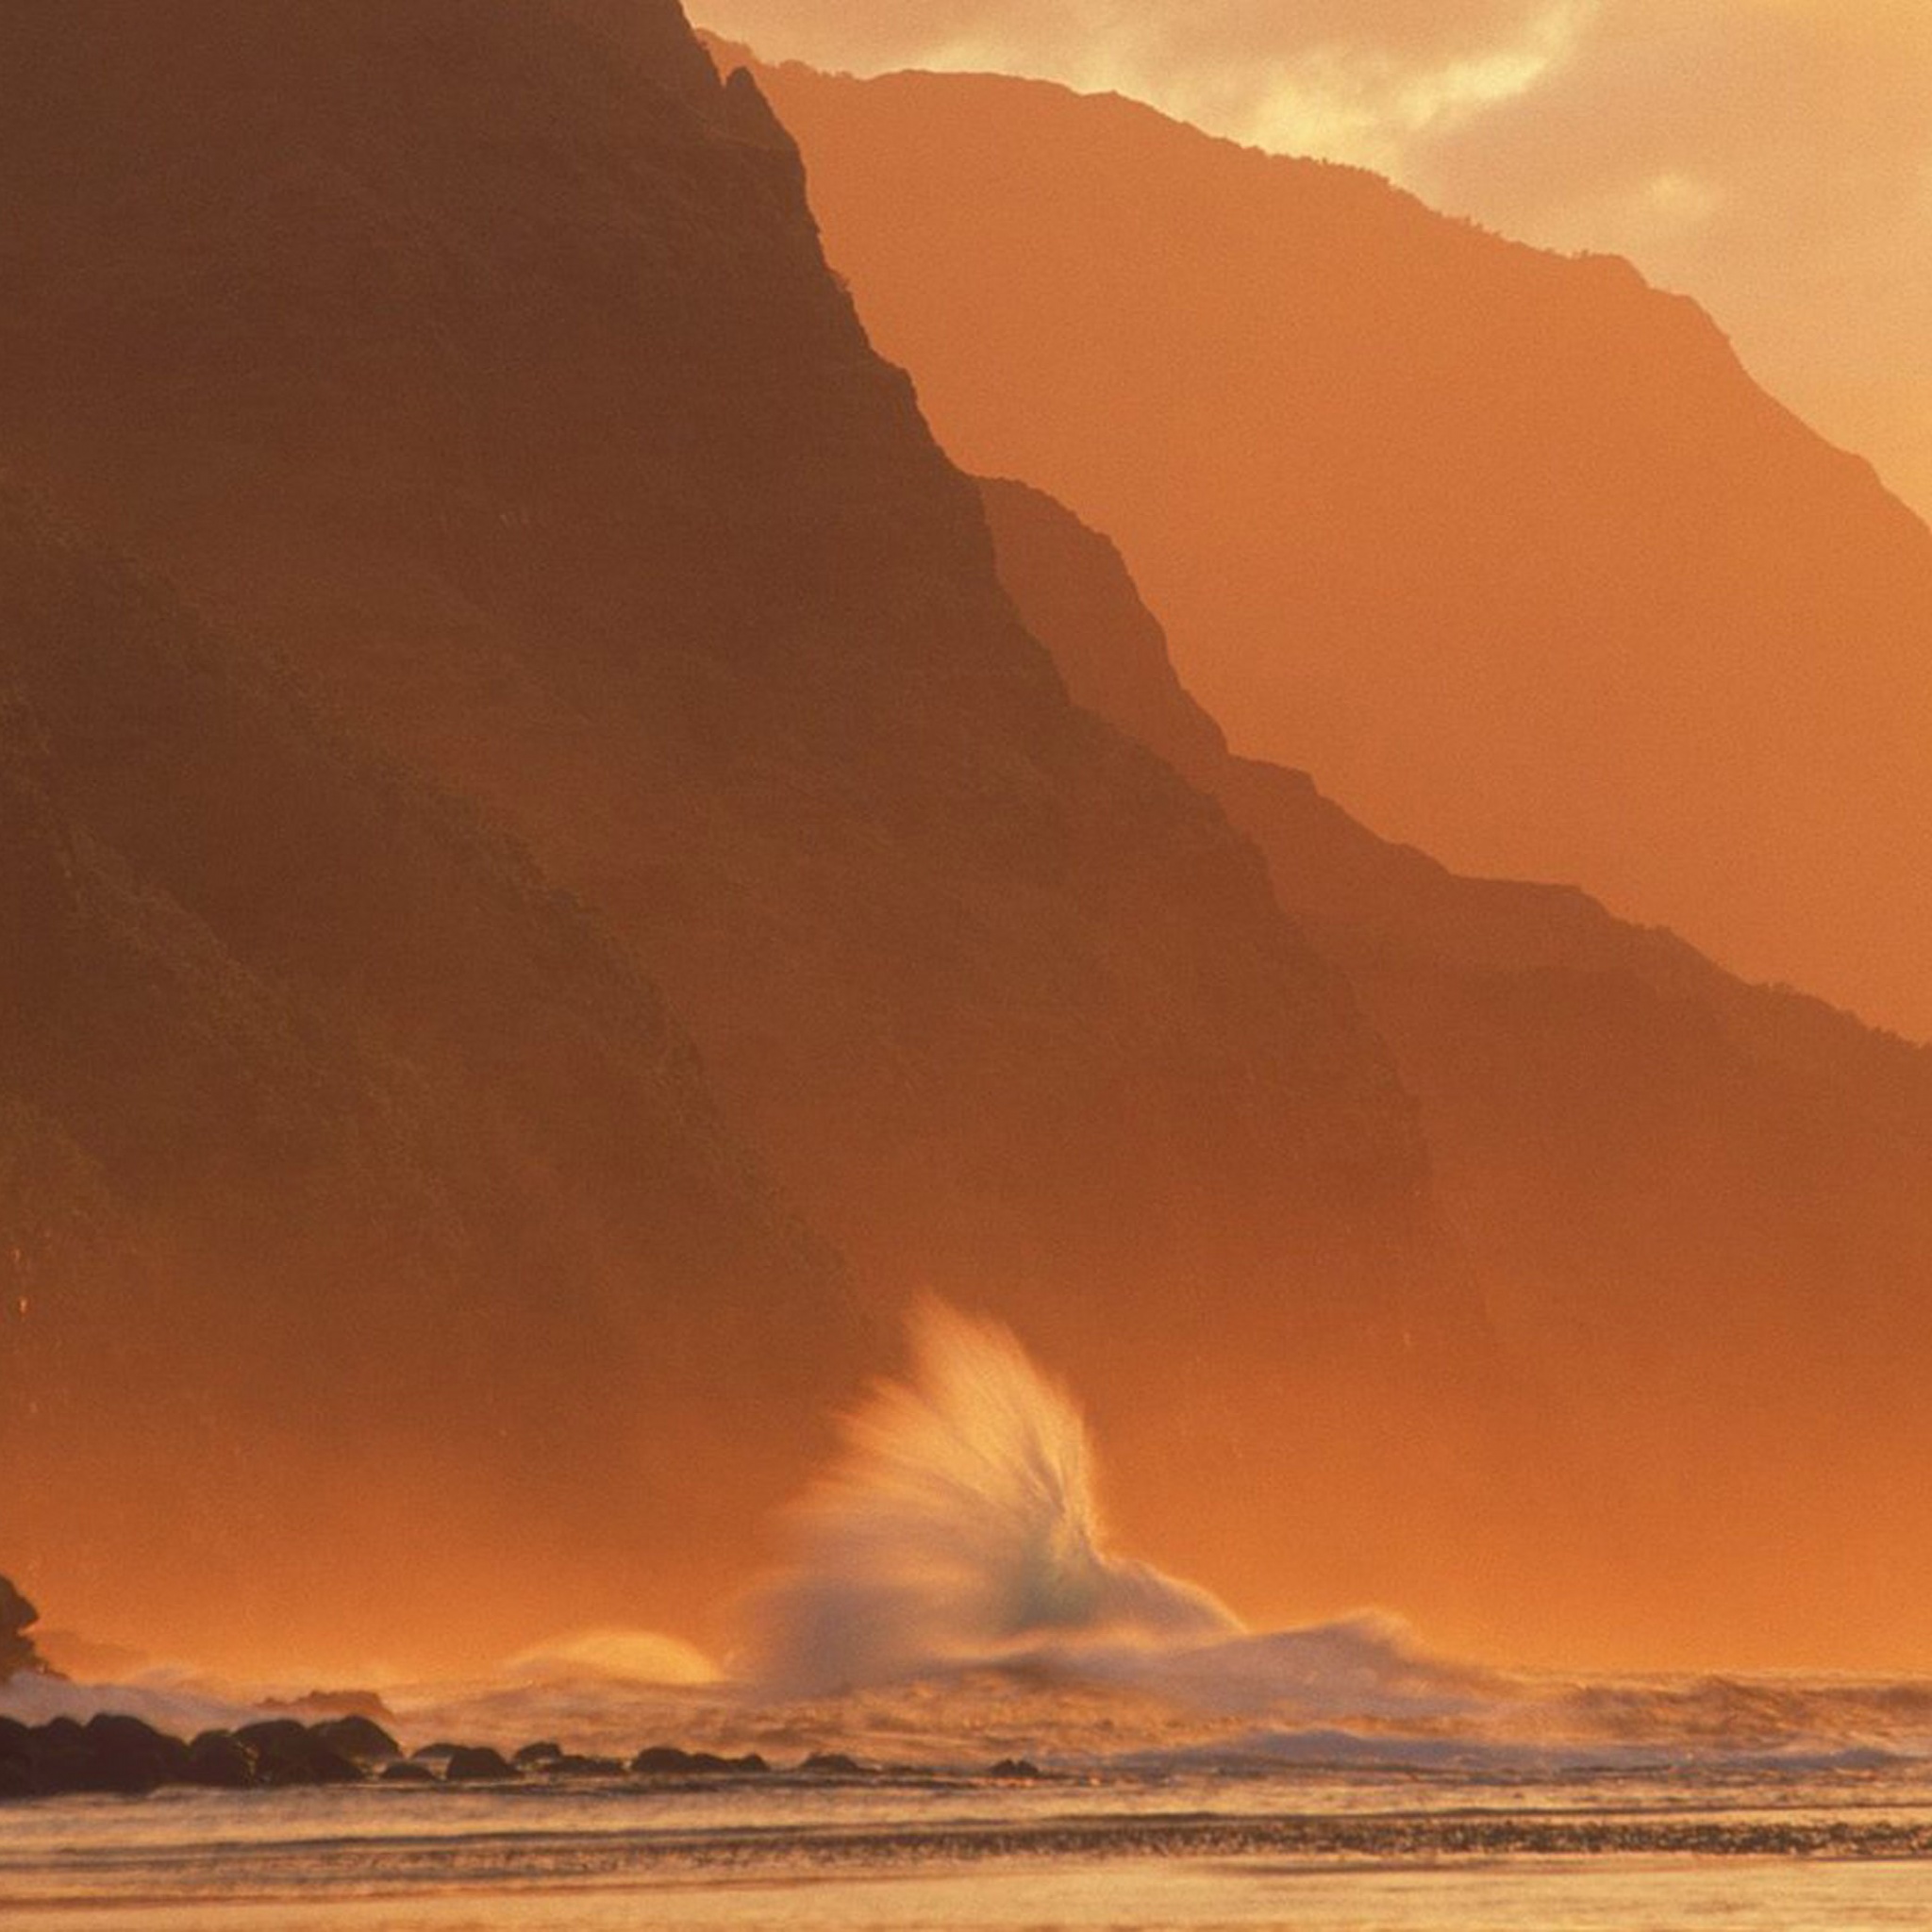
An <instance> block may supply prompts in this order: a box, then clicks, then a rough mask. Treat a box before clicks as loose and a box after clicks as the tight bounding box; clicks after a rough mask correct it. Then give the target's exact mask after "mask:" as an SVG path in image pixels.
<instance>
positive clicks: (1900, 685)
mask: <svg viewBox="0 0 1932 1932" xmlns="http://www.w3.org/2000/svg"><path fill="white" fill-rule="evenodd" d="M761 75H762V80H763V84H764V85H765V86H766V87H767V88H768V89H769V90H770V91H771V92H772V96H773V99H774V102H775V104H776V106H777V108H778V109H779V111H780V113H781V114H782V115H783V116H784V117H785V119H786V121H787V123H788V125H791V128H792V130H793V132H794V133H795V134H796V135H797V136H798V138H799V140H800V142H801V143H802V146H803V149H804V152H805V155H806V158H807V161H808V167H809V170H810V177H811V190H812V199H813V205H814V207H815V208H816V209H817V211H818V214H819V216H820V219H821V221H822V222H823V224H824V232H825V236H826V242H827V249H828V252H829V254H830V257H831V258H832V260H833V262H834V265H835V266H837V267H838V268H840V269H841V270H842V271H843V272H844V273H845V274H847V275H850V276H851V278H852V281H853V285H854V289H855V291H856V292H857V295H858V301H859V306H860V309H861V312H862V313H863V315H864V316H865V319H866V321H867V324H868V325H869V326H870V327H871V328H872V329H873V330H874V333H875V335H876V337H877V340H878V341H879V342H880V344H881V346H882V348H883V349H884V351H885V352H886V353H887V354H888V355H891V356H892V357H893V358H895V359H898V360H900V361H903V362H904V363H905V364H906V366H907V367H908V369H910V370H911V371H912V373H913V375H914V377H915V379H916V380H917V382H918V384H919V389H920V394H921V398H922V400H923V402H924V406H925V408H926V410H927V413H928V415H929V417H930V419H931V421H932V423H933V425H934V426H935V429H936V431H937V432H938V434H939V436H940V439H941V441H942V442H943V443H944V445H945V446H946V448H947V449H948V450H949V451H950V452H951V453H952V454H953V455H954V456H955V457H956V458H958V460H959V461H960V462H962V463H963V464H965V465H966V466H967V467H969V468H971V469H974V470H980V471H985V472H988V473H990V474H995V475H1022V476H1025V477H1027V478H1028V479H1029V480H1032V481H1035V482H1037V483H1039V484H1041V485H1042V486H1043V487H1045V488H1047V489H1049V490H1051V491H1053V492H1054V494H1055V495H1056V496H1057V497H1058V498H1059V499H1060V500H1062V501H1064V502H1066V503H1069V504H1071V505H1072V506H1074V508H1076V509H1078V510H1079V511H1080V512H1081V513H1083V514H1085V515H1088V516H1091V518H1092V519H1093V520H1094V521H1095V522H1096V523H1097V524H1099V525H1101V526H1102V527H1104V528H1106V529H1107V530H1108V531H1109V532H1110V533H1111V534H1112V535H1113V536H1114V537H1115V538H1117V539H1118V541H1120V542H1121V544H1122V545H1123V547H1124V550H1125V552H1126V554H1127V555H1128V557H1130V558H1132V559H1133V562H1134V567H1135V570H1136V573H1137V574H1138V575H1139V576H1140V578H1141V582H1142V584H1143V585H1144V586H1145V588H1146V590H1147V592H1148V596H1149V599H1150V601H1151V602H1152V603H1153V605H1154V607H1155V608H1157V609H1158V610H1159V611H1160V612H1161V613H1162V616H1163V618H1164V619H1165V620H1166V621H1167V623H1168V625H1169V626H1170V628H1171V631H1172V634H1173V636H1174V649H1175V654H1176V658H1177V659H1178V661H1179V663H1180V664H1181V667H1182V669H1183V671H1184V672H1185V674H1186V675H1187V677H1188V679H1189V681H1190V682H1191V684H1192V685H1193V686H1194V687H1195V688H1196V689H1197V690H1198V691H1200V692H1201V693H1202V696H1203V698H1204V700H1205V701H1206V702H1207V703H1208V706H1209V708H1211V709H1212V710H1213V711H1214V713H1215V715H1216V716H1217V717H1218V718H1220V719H1221V720H1222V721H1223V722H1224V724H1225V725H1226V726H1227V729H1228V731H1229V733H1230V735H1231V737H1232V738H1233V740H1234V741H1235V742H1236V743H1237V744H1238V745H1239V746H1241V747H1242V748H1243V749H1247V750H1253V751H1255V752H1257V754H1260V755H1264V756H1266V757H1269V758H1275V759H1279V760H1283V761H1286V762H1288V763H1291V764H1292V765H1294V766H1297V767H1302V768H1306V769H1308V770H1311V771H1314V772H1316V773H1317V774H1320V776H1321V778H1322V782H1323V784H1324V786H1325V787H1326V788H1327V789H1328V790H1329V791H1331V792H1332V793H1333V795H1334V796H1335V797H1337V798H1338V799H1340V800H1341V801H1342V802H1343V803H1345V804H1346V805H1347V806H1348V808H1350V809H1352V810H1355V811H1357V812H1359V813H1360V814H1362V815H1363V816H1364V817H1365V818H1367V819H1368V820H1369V821H1370V822H1371V823H1373V824H1376V825H1378V826H1380V827H1382V828H1383V829H1384V830H1386V831H1388V832H1390V833H1391V834H1393V835H1395V836H1397V837H1400V838H1403V839H1407V840H1412V841H1415V842H1417V843H1418V844H1421V845H1423V846H1424V847H1425V848H1427V849H1428V850H1429V851H1431V852H1433V853H1436V854H1438V855H1440V856H1441V857H1442V858H1445V859H1447V860H1448V861H1449V862H1450V863H1452V864H1454V865H1457V866H1458V867H1459V868H1461V869H1464V870H1481V871H1483V872H1494V873H1503V874H1512V875H1516V876H1523V877H1535V878H1557V879H1576V880H1581V881H1583V882H1584V883H1586V884H1587V885H1588V886H1589V887H1590V889H1591V891H1594V892H1596V893H1598V894H1600V895H1601V896H1602V897H1603V898H1604V900H1605V901H1606V902H1607V903H1608V904H1609V905H1610V906H1611V907H1613V908H1616V909H1617V910H1619V911H1620V912H1623V913H1625V914H1627V915H1630V916H1633V917H1636V918H1639V919H1641V920H1644V921H1659V922H1663V923H1667V924H1670V925H1671V926H1673V927H1674V928H1675V929H1677V930H1679V931H1682V932H1684V933H1686V934H1688V935H1689V936H1691V938H1692V939H1693V940H1694V941H1696V942H1697V943H1698V944H1700V945H1701V946H1704V947H1706V948H1707V949H1708V950H1709V951H1710V952H1711V953H1712V954H1713V955H1715V957H1717V958H1719V959H1721V960H1722V961H1723V962H1724V963H1725V964H1726V965H1728V966H1730V967H1732V968H1734V969H1736V970H1738V971H1740V972H1741V973H1744V974H1747V975H1749V976H1752V977H1754V978H1776V979H1783V980H1789V981H1793V982H1796V983H1798V984H1801V985H1804V986H1807V987H1810V988H1815V989H1817V990H1819V991H1823V992H1824V993H1826V994H1828V995H1829V996H1830V997H1831V998H1832V999H1833V1000H1835V1001H1837V1002H1840V1003H1841V1004H1845V1005H1849V1006H1853V1007H1856V1008H1857V1009H1859V1010H1860V1011H1861V1012H1862V1013H1864V1014H1865V1015H1866V1016H1867V1017H1868V1018H1871V1019H1874V1020H1877V1021H1880V1022H1883V1023H1884V1024H1889V1025H1891V1026H1895V1027H1899V1028H1902V1029H1904V1030H1907V1031H1908V1032H1911V1033H1914V1034H1916V1035H1920V1036H1924V1035H1927V1034H1932V991H1928V981H1927V978H1926V975H1925V973H1924V959H1925V958H1926V956H1927V953H1928V951H1932V863H1928V856H1932V767H1928V764H1927V761H1926V758H1925V749H1924V720H1925V719H1926V718H1927V717H1928V716H1932V535H1928V533H1927V531H1926V529H1925V527H1924V525H1923V524H1921V523H1920V522H1919V521H1918V520H1917V519H1915V518H1914V517H1913V516H1912V515H1911V514H1910V513H1909V512H1908V511H1907V510H1906V509H1905V508H1903V507H1902V506H1901V505H1899V504H1898V503H1897V502H1896V501H1894V500H1893V499H1892V498H1890V496H1888V495H1887V494H1886V493H1885V492H1884V491H1882V490H1881V489H1880V487H1879V486H1878V484H1877V483H1876V481H1875V479H1874V476H1873V475H1872V473H1871V471H1870V469H1869V467H1868V466H1867V465H1865V464H1864V463H1862V462H1860V461H1858V460H1857V459H1856V458H1852V457H1849V456H1846V455H1843V454H1841V453H1840V452H1838V451H1836V450H1833V449H1831V448H1829V447H1828V446H1827V445H1826V444H1824V442H1823V441H1820V440H1819V439H1818V438H1817V437H1816V436H1814V435H1813V434H1812V433H1811V432H1810V431H1808V430H1807V428H1805V426H1804V425H1801V424H1800V423H1799V422H1797V421H1796V420H1795V419H1794V418H1793V417H1791V416H1790V414H1789V413H1787V412H1786V411H1785V410H1784V409H1782V408H1780V407H1779V406H1778V405H1777V404H1775V403H1774V401H1772V400H1771V399H1770V398H1769V397H1768V396H1766V395H1765V394H1764V393H1763V392H1762V391H1759V390H1758V389H1757V387H1756V386H1755V385H1754V384H1753V383H1752V382H1751V380H1750V379H1749V377H1748V376H1747V375H1746V374H1745V372H1744V371H1743V370H1742V369H1741V368H1740V366H1739V364H1738V362H1737V360H1736V358H1735V357H1734V356H1733V354H1732V353H1731V351H1730V349H1729V346H1728V345H1727V343H1726V342H1725V341H1724V337H1723V336H1722V335H1721V334H1720V333H1719V331H1718V329H1717V328H1716V327H1715V326H1714V325H1712V324H1711V322H1710V321H1709V319H1708V318H1707V317H1706V316H1705V315H1704V314H1703V313H1702V312H1701V311H1700V310H1699V309H1697V308H1696V307H1695V306H1694V305H1693V304H1692V303H1691V302H1689V301H1686V300H1683V299H1681V298H1677V297H1673V296H1668V295H1664V294H1661V293H1658V292H1657V291H1653V290H1651V289H1649V288H1647V287H1645V286H1644V284H1643V283H1642V282H1641V280H1640V279H1639V277H1638V276H1637V275H1636V274H1635V273H1634V272H1633V271H1632V270H1631V269H1630V268H1629V267H1628V266H1627V265H1625V264H1624V263H1622V262H1619V261H1616V260H1611V259H1607V258H1583V259H1576V260H1566V259H1562V258H1557V257H1554V256H1550V255H1546V254H1541V253H1539V252H1537V251H1534V250H1531V249H1528V248H1524V247H1521V246H1518V245H1515V244H1513V243H1510V242H1505V241H1502V240H1499V239H1497V238H1495V237H1493V236H1491V235H1487V234H1484V233H1482V232H1480V231H1479V230H1476V229H1474V228H1473V227H1471V226H1469V225H1466V224H1460V223H1457V222H1453V221H1449V220H1445V219H1443V218H1442V217H1440V216H1438V215H1436V214H1434V213H1432V212H1430V211H1429V210H1428V209H1427V208H1424V207H1423V206H1422V205H1421V204H1420V203H1418V202H1416V201H1414V200H1413V199H1412V198H1410V197H1408V196H1407V195H1405V194H1402V193H1400V192H1396V191H1395V190H1393V189H1391V187H1389V186H1388V184H1386V183H1385V182H1382V181H1380V180H1378V179H1376V178H1375V177H1374V176H1372V175H1367V174H1363V173H1359V172H1357V171H1352V170H1347V169H1341V168H1337V167H1333V166H1328V165H1324V164H1319V163H1314V162H1307V161H1299V160H1293V159H1288V158H1277V157H1271V156H1267V155H1263V154H1260V153H1257V152H1255V151H1252V150H1247V149H1242V148H1240V147H1237V146H1235V145H1233V144H1231V143H1228V142H1220V141H1213V140H1210V139H1208V138H1207V137H1206V136H1204V135H1201V134H1199V133H1197V132H1195V131H1194V130H1192V129H1191V128H1188V127H1185V126H1182V125H1177V124H1175V123H1173V122H1171V121H1168V120H1165V119H1163V118H1162V117H1161V116H1159V115H1158V114H1156V113H1154V112H1153V111H1152V110H1150V109H1146V108H1140V107H1137V106H1135V105H1133V104H1131V103H1128V102H1125V101H1122V100H1119V99H1115V98H1092V99H1089V98H1082V97H1078V96H1075V95H1074V94H1071V93H1069V92H1065V91H1064V90H1061V89H1058V88H1054V87H1049V86H1044V85H1041V84H1036V83H1030V82H1024V81H1017V80H1007V79H999V78H993V77H988V76H962V75H891V76H887V77H884V78H880V79H875V80H865V81H858V80H852V79H849V78H828V77H825V76H822V75H815V74H812V73H810V72H809V71H808V70H806V69H803V68H799V67H794V66H787V67H783V68H777V69H773V70H770V71H768V72H767V71H762V70H761Z"/></svg>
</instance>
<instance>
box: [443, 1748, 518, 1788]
mask: <svg viewBox="0 0 1932 1932" xmlns="http://www.w3.org/2000/svg"><path fill="white" fill-rule="evenodd" d="M522 1775H523V1773H522V1772H520V1771H519V1770H518V1769H517V1768H516V1766H515V1765H513V1764H512V1763H511V1762H510V1761H509V1759H508V1758H507V1757H505V1756H504V1755H503V1753H502V1752H501V1751H493V1750H491V1748H490V1746H489V1745H487V1744H462V1745H458V1748H457V1749H456V1750H455V1751H453V1752H452V1753H451V1754H450V1760H449V1763H448V1764H447V1765H446V1766H445V1767H444V1768H443V1774H442V1777H443V1782H444V1783H445V1784H452V1785H461V1784H491V1783H495V1784H500V1783H502V1782H503V1781H504V1780H505V1779H506V1778H513V1777H521V1776H522Z"/></svg>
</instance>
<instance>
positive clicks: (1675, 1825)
mask: <svg viewBox="0 0 1932 1932" xmlns="http://www.w3.org/2000/svg"><path fill="white" fill-rule="evenodd" d="M0 1922H4V1923H5V1924H6V1925H7V1926H8V1928H9V1932H14V1928H18V1932H54V1928H62V1932H79V1928H83V1927H85V1928H88V1932H94V1928H100V1932H113V1928H123V1927H125V1928H128V1932H271V1928H283V1927H287V1928H291V1932H296V1928H307V1927H315V1928H323V1927H327V1928H341V1932H405V1928H408V1932H483V1928H489V1932H499V1928H501V1932H616V1928H620V1927H623V1928H655V1927H664V1928H671V1927H686V1926H690V1927H726V1926H729V1927H740V1928H755V1927H757V1928H765V1927H769V1928H774V1932H777V1928H786V1932H794V1928H807V1927H810V1928H819V1927H825V1928H830V1927H847V1928H879V1932H885V1928H891V1932H911V1928H914V1927H921V1928H925V1927H930V1928H947V1932H995V1928H997V1932H1020V1928H1029V1932H1030V1928H1043V1927H1050V1926H1063V1927H1068V1928H1074V1927H1081V1928H1086V1927H1108V1928H1125V1927H1147V1928H1156V1927H1174V1928H1180V1927H1190V1928H1192V1927H1199V1928H1208V1927H1229V1926H1280V1927H1297V1928H1307V1932H1451V1928H1454V1932H1515V1928H1522V1932H1572V1928H1574V1932H1585V1928H1592V1932H1598V1928H1600V1932H1646V1928H1657V1932H1663V1928H1676V1927H1684V1928H1691V1927H1725V1928H1731V1932H1857V1928H1864V1927H1873V1928H1877V1927H1889V1926H1901V1927H1902V1926H1913V1927H1924V1926H1925V1925H1927V1924H1932V1777H1927V1776H1926V1775H1924V1774H1923V1773H1921V1772H1919V1771H1917V1770H1911V1771H1906V1770H1896V1769H1895V1770H1889V1771H1885V1772H1871V1771H1868V1772H1858V1773H1846V1772H1840V1773H1833V1774H1818V1773H1804V1774H1771V1773H1760V1774H1757V1775H1756V1776H1755V1777H1750V1778H1745V1777H1741V1776H1739V1775H1736V1774H1732V1775H1726V1776H1719V1777H1709V1776H1704V1775H1700V1774H1673V1775H1669V1776H1645V1777H1642V1778H1625V1777H1616V1778H1610V1779H1605V1778H1600V1777H1589V1776H1575V1777H1564V1778H1546V1779H1544V1780H1542V1781H1541V1782H1538V1783H1535V1784H1524V1783H1520V1782H1517V1783H1508V1784H1499V1783H1497V1782H1495V1781H1493V1780H1491V1779H1487V1778H1471V1777H1468V1776H1464V1775H1459V1774H1440V1773H1437V1774H1414V1773H1403V1772H1396V1771H1390V1772H1382V1773H1374V1774H1364V1773H1353V1774H1331V1773H1323V1772H1319V1771H1302V1772H1298V1773H1295V1774H1273V1775H1256V1774H1241V1775H1234V1776H1212V1775H1202V1774H1188V1775H1177V1776H1174V1777H1149V1776H1140V1777H1134V1778H1116V1779H1094V1780H1073V1779H1069V1780H1067V1781H1065V1782H1059V1781H1055V1782H1047V1783H1041V1784H1036V1785H1013V1784H1003V1783H992V1782H988V1781H984V1780H974V1779H970V1778H965V1777H958V1778H947V1777H934V1776H927V1777H920V1778H899V1777H883V1778H870V1779H864V1780H850V1781H841V1782H825V1781H814V1780H810V1779H793V1778H786V1777H782V1776H781V1777H778V1778H775V1779H772V1780H760V1781H758V1783H757V1784H756V1785H754V1784H753V1783H752V1782H750V1781H745V1782H743V1783H737V1782H733V1783H731V1784H729V1785H728V1786H725V1787H711V1786H697V1785H687V1786H677V1785H675V1784H673V1785H661V1786H647V1785H645V1784H643V1783H642V1782H641V1781H635V1780H613V1781H609V1782H606V1783H598V1784H595V1785H593V1786H591V1787H588V1788H570V1787H566V1786H564V1785H563V1784H561V1783H558V1784H556V1785H548V1786H538V1785H535V1784H532V1785H529V1786H525V1787H518V1788H515V1789H510V1790H489V1791H478V1790H463V1789H457V1788H451V1789H442V1788H436V1789H416V1788H393V1789H379V1788H374V1787H370V1788H363V1789H359V1790H339V1789H335V1790H311V1791H283V1792H243V1793H235V1794H230V1793H219V1794H217V1793H204V1792H185V1791H171V1792H162V1793H158V1794H156V1795H155V1796H153V1797H150V1798H146V1799H98V1798H90V1799H68V1800H42V1801H36V1802H33V1803H30V1804H26V1805H19V1806H15V1807H10V1808H9V1809H8V1811H7V1812H6V1813H4V1814H0Z"/></svg>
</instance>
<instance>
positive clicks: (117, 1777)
mask: <svg viewBox="0 0 1932 1932" xmlns="http://www.w3.org/2000/svg"><path fill="white" fill-rule="evenodd" d="M84 1736H85V1739H86V1742H87V1749H88V1754H89V1756H90V1757H91V1758H92V1784H91V1786H90V1787H89V1789H91V1790H103V1791H121V1792H125V1793H128V1794H130V1795H131V1794H134V1793H137V1792H141V1791H152V1790H158V1788H159V1787H160V1786H162V1785H165V1784H175V1783H178V1782H179V1781H180V1780H181V1779H182V1778H183V1777H184V1776H185V1775H186V1774H187V1771H188V1762H189V1752H188V1746H187V1745H186V1744H184V1743H182V1741H181V1740H180V1739H178V1738H170V1737H167V1736H165V1735H163V1733H161V1732H159V1731H158V1730H156V1729H155V1727H154V1726H153V1725H152V1724H143V1723H142V1721H141V1719H140V1718H138V1717H120V1716H115V1715H112V1714H110V1713H108V1712H107V1711H103V1712H101V1713H100V1714H99V1715H98V1716H95V1717H92V1718H90V1719H89V1720H88V1721H87V1724H86V1725H85V1726H84Z"/></svg>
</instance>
